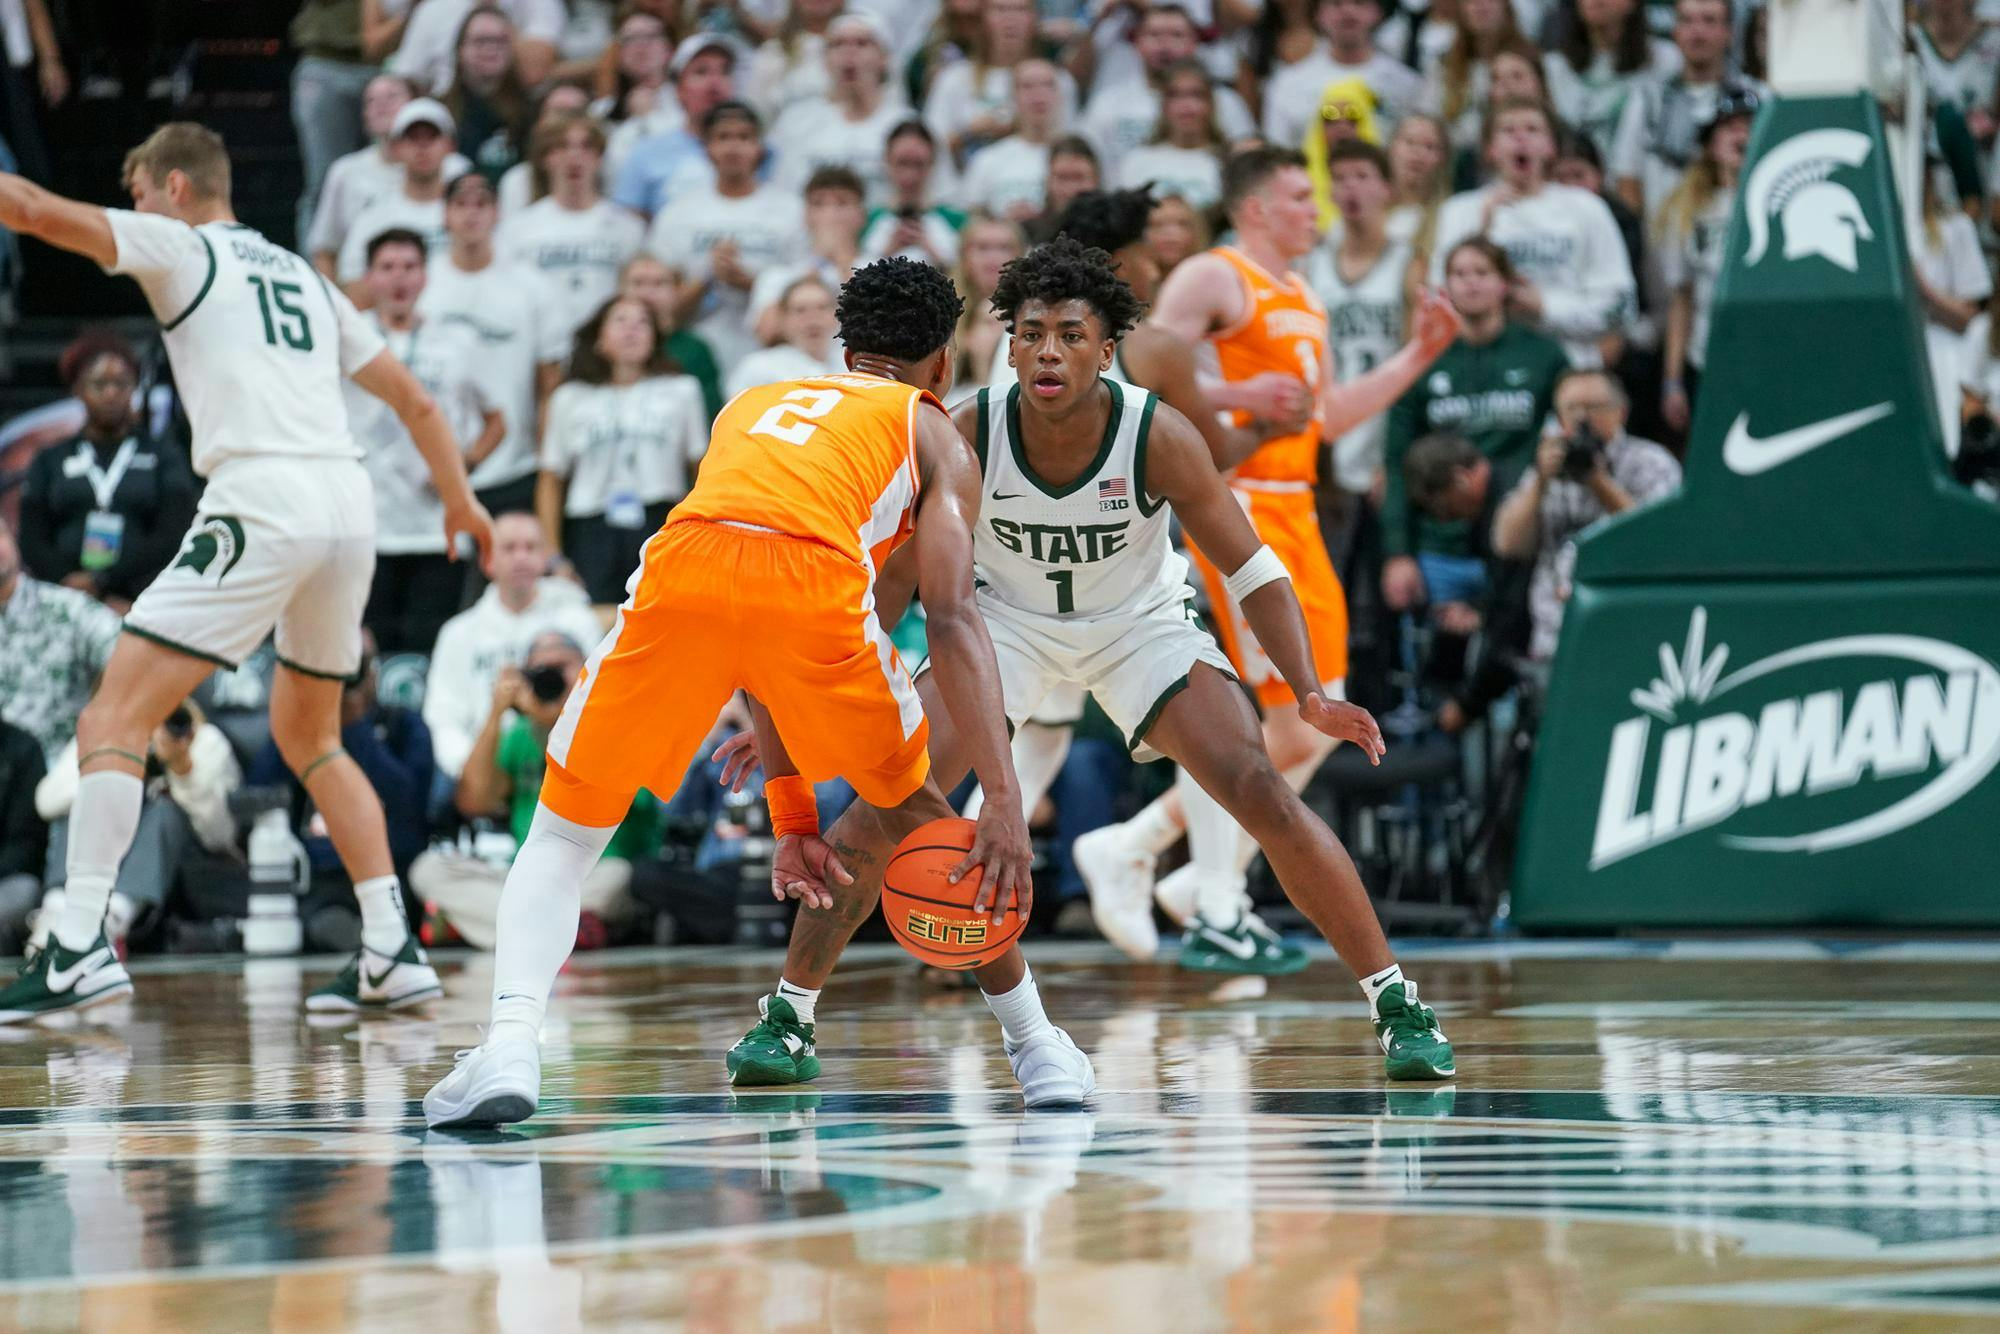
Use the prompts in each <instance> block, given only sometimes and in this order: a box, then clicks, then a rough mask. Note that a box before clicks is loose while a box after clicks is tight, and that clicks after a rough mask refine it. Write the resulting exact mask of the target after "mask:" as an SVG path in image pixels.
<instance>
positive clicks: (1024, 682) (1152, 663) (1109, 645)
mask: <svg viewBox="0 0 2000 1334" xmlns="http://www.w3.org/2000/svg"><path fill="white" fill-rule="evenodd" d="M974 596H975V598H976V599H977V601H978V604H979V614H980V617H981V618H982V619H983V620H984V621H985V622H986V632H987V634H988V635H989V636H990V637H991V638H992V640H993V657H994V659H995V661H996V662H997V663H998V665H999V668H1000V694H1001V700H1002V704H1003V705H1004V707H1005V708H1006V710H1007V721H1008V722H1009V723H1010V724H1012V725H1013V726H1014V727H1016V728H1019V727H1020V726H1021V725H1022V724H1024V723H1028V722H1043V723H1050V722H1062V721H1071V722H1073V721H1075V719H1077V718H1078V717H1080V716H1081V715H1082V712H1083V710H1082V707H1081V705H1082V693H1083V692H1084V691H1088V692H1089V693H1090V694H1092V695H1094V696H1096V697H1097V706H1098V707H1099V708H1101V709H1103V710H1104V713H1105V716H1106V717H1108V718H1110V719H1111V721H1112V722H1113V723H1114V724H1116V725H1117V727H1118V730H1119V731H1121V732H1123V733H1124V734H1125V740H1126V744H1128V745H1130V746H1131V747H1132V757H1133V758H1134V759H1138V760H1157V759H1159V758H1160V753H1159V752H1158V751H1156V750H1154V749H1153V748H1152V747H1151V746H1148V745H1146V744H1145V734H1146V731H1147V729H1149V728H1150V727H1152V725H1153V721H1154V719H1156V718H1158V717H1159V716H1160V710H1161V709H1164V708H1165V707H1166V706H1167V704H1168V702H1169V701H1170V700H1172V699H1173V697H1174V696H1175V695H1178V694H1180V692H1181V691H1182V690H1183V689H1185V688H1186V687H1187V683H1188V674H1189V673H1190V672H1192V671H1193V670H1194V666H1195V664H1196V663H1199V662H1205V663H1207V664H1208V665H1209V666H1211V667H1213V668H1215V669H1216V670H1217V671H1219V672H1221V673H1222V674H1223V675H1224V676H1227V677H1228V678H1230V679H1231V680H1235V679H1236V670H1235V668H1233V667H1231V666H1230V665H1229V658H1228V657H1227V656H1226V655H1225V654H1224V653H1223V651H1222V648H1221V646H1220V645H1218V644H1217V643H1216V642H1215V639H1214V638H1213V637H1212V636H1211V635H1210V634H1209V633H1208V631H1206V630H1204V629H1203V628H1202V626H1201V622H1200V621H1199V620H1198V619H1196V617H1195V612H1194V602H1193V594H1192V593H1190V594H1189V600H1188V601H1185V602H1179V601H1176V602H1168V603H1165V604H1164V605H1162V606H1161V607H1160V609H1159V610H1157V611H1154V612H1150V613H1148V614H1146V615H1143V616H1139V617H1133V616H1130V615H1117V616H1104V617H1095V618H1084V617H1066V616H1043V615H1037V614H1035V613H1033V612H1026V611H1020V610H1018V609H1016V608H1014V607H1011V606H1009V605H1008V604H1007V603H1005V602H1002V601H1001V600H1000V599H999V598H997V597H994V596H993V595H992V594H991V593H989V592H988V591H987V590H985V589H983V588H982V589H980V590H978V591H977V592H976V593H975V594H974ZM929 666H930V664H929V663H928V662H926V663H925V664H924V668H925V669H927V668H928V667H929ZM922 670H923V669H919V671H920V672H921V671H922ZM1072 687H1074V689H1073V690H1072V689H1071V688H1072Z"/></svg>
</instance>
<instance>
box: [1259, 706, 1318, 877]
mask: <svg viewBox="0 0 2000 1334" xmlns="http://www.w3.org/2000/svg"><path fill="white" fill-rule="evenodd" d="M1324 740H1325V742H1326V744H1325V745H1324V746H1321V747H1319V748H1318V749H1316V750H1315V751H1314V752H1313V757H1312V758H1311V759H1309V760H1301V761H1300V762H1299V763H1297V764H1295V765H1293V766H1292V767H1291V768H1289V769H1286V770H1285V771H1284V772H1283V775H1282V776H1283V778H1284V780H1285V786H1286V787H1289V788H1290V789H1291V790H1292V791H1294V792H1303V791H1305V790H1306V784H1308V783H1310V782H1312V780H1313V775H1314V774H1316V773H1318V772H1319V767H1320V766H1321V765H1322V764H1325V763H1326V757H1327V756H1329V755H1331V754H1333V748H1334V747H1335V746H1336V745H1338V744H1339V743H1338V742H1337V741H1335V740H1334V739H1333V738H1332V737H1326V738H1324ZM1256 860H1257V840H1256V839H1254V838H1252V837H1250V834H1249V831H1247V830H1244V831H1242V832H1240V833H1239V834H1238V836H1237V840H1236V869H1237V870H1239V871H1241V872H1243V873H1244V874H1245V875H1246V876H1247V875H1248V874H1249V871H1250V863H1251V862H1254V861H1256Z"/></svg>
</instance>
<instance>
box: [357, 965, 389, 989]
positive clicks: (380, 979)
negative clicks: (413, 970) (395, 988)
mask: <svg viewBox="0 0 2000 1334" xmlns="http://www.w3.org/2000/svg"><path fill="white" fill-rule="evenodd" d="M395 974H396V965H395V964H393V963H392V964H390V965H389V966H388V967H387V968H384V969H383V970H382V972H381V974H380V975H379V976H377V975H376V974H373V973H370V972H369V971H368V969H367V967H366V966H365V965H364V966H363V967H362V969H361V980H362V981H364V982H366V983H367V984H368V985H369V986H371V987H380V986H381V985H382V984H383V983H384V982H387V981H388V980H389V979H390V978H391V977H394V976H395Z"/></svg>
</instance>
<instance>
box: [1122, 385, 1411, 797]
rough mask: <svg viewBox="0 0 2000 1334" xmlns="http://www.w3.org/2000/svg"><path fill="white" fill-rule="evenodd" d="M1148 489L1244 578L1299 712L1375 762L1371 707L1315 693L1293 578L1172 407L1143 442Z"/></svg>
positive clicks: (1258, 624)
mask: <svg viewBox="0 0 2000 1334" xmlns="http://www.w3.org/2000/svg"><path fill="white" fill-rule="evenodd" d="M1146 489H1147V490H1148V491H1150V492H1152V493H1153V495H1155V496H1157V497H1160V498H1161V499H1164V500H1165V501H1166V502H1167V503H1168V504H1170V505H1172V506H1173V507H1174V514H1175V515H1176V516H1177V517H1178V518H1179V519H1180V521H1181V526H1182V527H1183V528H1185V529H1186V530H1187V534H1188V537H1189V538H1191V539H1192V540H1193V542H1194V544H1195V545H1196V546H1197V547H1200V548H1201V550H1202V551H1203V552H1204V553H1206V554H1207V556H1208V558H1209V559H1210V560H1211V561H1213V562H1214V563H1215V567H1216V568H1217V569H1218V570H1226V571H1228V572H1229V573H1228V575H1227V581H1228V582H1229V583H1231V584H1232V585H1234V584H1237V583H1238V582H1239V581H1244V582H1247V584H1248V585H1249V586H1247V587H1246V590H1245V591H1244V592H1243V594H1242V595H1241V596H1240V597H1238V598H1237V605H1238V606H1240V607H1242V608H1243V619H1244V620H1246V621H1248V622H1249V623H1250V629H1251V630H1252V631H1253V632H1254V633H1255V634H1256V636H1257V642H1258V643H1259V644H1260V645H1262V646H1263V649H1264V652H1265V654H1266V655H1268V656H1269V657H1270V659H1271V662H1272V664H1273V665H1274V666H1275V667H1277V669H1278V671H1279V672H1280V673H1281V674H1282V675H1283V676H1284V678H1285V684H1286V685H1288V686H1290V687H1291V688H1292V695H1293V697H1294V698H1296V699H1297V700H1298V702H1299V716H1300V717H1302V718H1304V719H1305V720H1306V721H1307V722H1309V723H1311V724H1312V725H1313V726H1314V727H1317V728H1318V729H1319V730H1320V731H1322V732H1324V733H1326V734H1327V735H1328V736H1331V737H1337V738H1339V739H1341V740H1343V741H1352V742H1354V743H1355V744H1356V745H1358V746H1360V747H1361V749H1362V750H1363V751H1364V752H1365V753H1366V754H1367V755H1368V758H1369V759H1370V760H1371V761H1379V760H1380V758H1381V755H1382V733H1381V731H1380V730H1379V729H1378V728H1377V727H1376V726H1375V720H1374V719H1373V718H1372V717H1370V716H1369V714H1368V711H1367V710H1366V709H1361V708H1356V707H1355V706H1354V705H1352V704H1347V703H1344V702H1342V701H1339V700H1328V699H1326V698H1325V697H1324V696H1322V695H1321V694H1320V676H1319V668H1318V666H1317V664H1315V663H1314V661H1313V651H1312V637H1311V635H1309V634H1308V633H1307V631H1306V618H1305V613H1304V612H1303V611H1301V610H1300V608H1299V600H1298V597H1297V595H1296V594H1294V593H1293V592H1292V582H1291V576H1290V575H1289V574H1287V573H1286V572H1285V570H1284V567H1283V566H1282V565H1279V564H1278V563H1277V557H1276V556H1275V555H1273V554H1272V553H1271V550H1270V548H1268V547H1266V546H1265V545H1264V541H1263V539H1262V538H1260V537H1258V536H1257V530H1256V529H1255V528H1252V527H1251V526H1250V520H1249V517H1248V516H1247V515H1245V514H1244V513H1243V507H1242V506H1241V505H1240V504H1238V503H1237V501H1236V497H1235V496H1234V495H1232V494H1231V493H1230V490H1229V487H1228V486H1227V485H1225V484H1224V482H1223V480H1222V475H1221V474H1220V473H1218V472H1217V471H1216V470H1215V464H1214V463H1213V462H1212V461H1211V460H1210V459H1209V457H1208V448H1207V446H1206V445H1205V444H1204V443H1203V442H1202V439H1201V435H1200V433H1199V432H1197V431H1196V430H1195V429H1194V425H1193V423H1191V422H1189V421H1188V420H1187V418H1185V417H1183V416H1181V414H1180V413H1178V412H1175V411H1174V410H1173V409H1172V408H1163V409H1161V410H1160V411H1158V412H1156V413H1155V414H1154V416H1153V433H1152V435H1151V436H1150V437H1149V438H1148V441H1147V445H1146ZM1270 576H1275V577H1270Z"/></svg>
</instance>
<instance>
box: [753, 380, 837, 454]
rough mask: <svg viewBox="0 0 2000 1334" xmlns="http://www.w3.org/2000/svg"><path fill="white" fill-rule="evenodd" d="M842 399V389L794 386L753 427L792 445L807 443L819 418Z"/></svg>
mask: <svg viewBox="0 0 2000 1334" xmlns="http://www.w3.org/2000/svg"><path fill="white" fill-rule="evenodd" d="M839 402H840V391H839V390H838V389H794V390H792V392H791V393H789V394H786V395H785V396H784V398H783V399H782V400H780V401H779V402H778V403H776V404H774V405H773V406H772V407H771V408H770V410H769V411H767V412H766V413H765V414H764V415H763V416H761V417H759V418H758V419H757V424H756V425H754V426H752V427H751V428H750V434H751V435H768V436H771V437H773V438H774V439H778V440H782V441H784V442H785V443H786V444H788V445H803V444H804V443H805V442H806V441H808V440H810V439H812V435H813V432H814V431H817V430H818V429H819V427H817V426H815V425H814V424H813V423H815V422H817V421H818V420H819V419H820V418H821V417H824V416H826V414H827V413H829V412H832V411H833V409H834V406H835V405H836V404H838V403H839Z"/></svg>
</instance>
